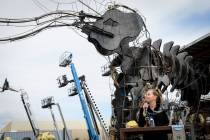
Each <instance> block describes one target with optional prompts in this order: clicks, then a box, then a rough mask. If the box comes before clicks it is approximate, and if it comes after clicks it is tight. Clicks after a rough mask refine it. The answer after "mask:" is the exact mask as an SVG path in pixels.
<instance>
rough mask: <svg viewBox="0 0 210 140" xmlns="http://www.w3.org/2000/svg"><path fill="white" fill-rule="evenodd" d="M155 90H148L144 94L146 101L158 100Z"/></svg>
mask: <svg viewBox="0 0 210 140" xmlns="http://www.w3.org/2000/svg"><path fill="white" fill-rule="evenodd" d="M153 92H154V91H153V90H148V91H147V92H146V93H145V94H144V99H145V101H146V102H148V103H150V102H153V101H156V99H157V96H156V95H154V93H153Z"/></svg>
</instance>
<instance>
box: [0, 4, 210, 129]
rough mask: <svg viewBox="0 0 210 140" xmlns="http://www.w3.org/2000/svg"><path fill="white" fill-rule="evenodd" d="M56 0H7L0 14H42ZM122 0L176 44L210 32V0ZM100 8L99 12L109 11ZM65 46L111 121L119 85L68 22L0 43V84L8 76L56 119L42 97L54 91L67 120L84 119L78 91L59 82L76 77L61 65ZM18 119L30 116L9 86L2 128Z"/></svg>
mask: <svg viewBox="0 0 210 140" xmlns="http://www.w3.org/2000/svg"><path fill="white" fill-rule="evenodd" d="M53 1H56V0H31V1H30V0H1V2H0V17H4V18H28V17H37V16H39V15H41V14H44V13H45V12H48V11H54V10H56V8H57V6H58V5H57V4H56V3H54V2H53ZM58 1H61V0H58ZM88 1H90V0H88ZM101 1H103V0H101ZM62 2H71V0H62ZM84 2H86V1H85V0H84ZM117 2H120V3H121V4H125V5H128V6H130V7H131V8H134V9H137V10H138V11H139V12H140V13H141V15H143V16H144V17H145V18H146V25H147V28H148V30H149V32H150V35H151V38H152V39H153V40H157V39H159V38H162V39H163V42H168V41H171V40H173V41H174V42H175V44H179V45H181V46H183V45H185V44H188V43H190V42H192V41H193V40H195V39H197V38H199V37H201V36H203V35H205V34H207V33H209V32H210V1H209V0H184V1H183V0H170V1H168V0H159V1H156V0H118V1H117ZM38 3H39V4H38ZM40 3H41V4H42V5H41V6H40ZM43 5H44V6H43ZM78 7H79V6H78ZM58 8H59V9H65V10H67V9H68V10H75V9H76V8H75V7H74V6H70V5H62V4H61V5H59V7H58ZM97 8H98V9H97V10H99V11H100V10H103V8H100V7H97ZM18 31H23V30H22V29H19V28H12V27H11V28H6V27H2V26H0V37H5V36H7V35H13V34H16V33H18ZM64 51H70V52H72V53H73V62H74V63H75V66H76V69H77V72H78V74H79V75H83V74H84V75H85V76H86V79H87V83H88V86H89V89H90V91H92V94H93V96H94V98H95V99H96V102H97V104H98V106H99V108H100V110H101V112H102V114H104V116H105V119H106V120H109V117H110V114H111V105H110V98H111V96H110V95H111V92H112V91H113V87H112V86H111V85H110V83H111V79H110V78H107V77H102V76H101V66H103V65H104V64H106V63H107V61H106V59H105V58H104V57H103V56H101V55H100V54H99V53H97V51H96V50H95V48H94V46H93V45H92V44H91V43H89V42H88V41H87V40H86V39H85V38H82V37H81V36H79V35H78V34H77V33H75V32H74V31H73V30H72V29H70V28H67V27H64V28H56V29H50V30H46V31H43V32H41V33H39V34H38V35H36V36H33V37H31V38H27V39H24V40H21V41H16V42H12V43H0V85H2V84H3V82H4V79H5V78H6V77H7V79H8V80H9V82H10V85H12V86H13V87H16V88H22V89H24V90H25V91H27V92H28V95H29V97H30V101H31V105H32V108H33V112H34V115H35V117H36V119H37V120H52V119H51V116H50V112H49V110H43V109H41V101H40V100H41V99H42V98H45V97H47V96H54V98H55V100H56V102H59V103H60V105H61V108H62V110H63V114H64V117H65V119H66V120H77V119H83V113H82V109H81V105H80V102H79V98H78V96H75V97H71V98H70V97H68V93H67V89H68V87H65V88H62V89H59V88H58V87H57V81H56V78H57V77H58V76H60V75H63V74H66V75H67V76H68V77H70V69H68V68H60V67H59V66H58V62H59V56H60V55H61V54H62V53H63V52H64ZM15 120H16V121H17V120H27V117H26V114H25V111H24V108H23V105H22V103H21V99H20V96H19V95H18V94H15V93H13V92H10V91H7V92H5V93H4V94H0V127H2V126H3V125H4V124H6V123H7V122H9V121H15Z"/></svg>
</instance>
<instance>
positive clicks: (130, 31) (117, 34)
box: [88, 9, 144, 55]
mask: <svg viewBox="0 0 210 140" xmlns="http://www.w3.org/2000/svg"><path fill="white" fill-rule="evenodd" d="M143 27H144V21H143V19H142V18H141V16H140V15H139V14H138V13H136V12H130V13H125V12H122V11H120V10H118V9H111V10H108V11H106V12H105V14H104V15H102V18H101V19H98V20H97V21H96V22H94V23H93V25H91V27H90V26H89V28H90V29H89V32H88V40H89V41H90V42H92V43H93V44H94V45H95V47H96V49H97V50H98V51H99V53H101V54H102V55H111V54H113V53H115V52H117V50H119V48H120V46H121V45H124V44H128V43H129V42H131V41H133V40H135V39H136V37H137V36H138V35H139V33H140V32H141V31H142V29H143Z"/></svg>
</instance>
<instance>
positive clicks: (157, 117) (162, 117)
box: [137, 108, 169, 140]
mask: <svg viewBox="0 0 210 140" xmlns="http://www.w3.org/2000/svg"><path fill="white" fill-rule="evenodd" d="M158 110H159V108H155V111H152V110H151V109H150V108H148V109H147V112H148V116H149V117H152V118H153V119H154V123H155V126H164V125H165V126H166V125H168V123H169V120H168V117H167V115H166V113H165V112H164V111H161V112H160V111H158ZM137 122H138V125H139V126H140V127H144V126H145V125H146V120H145V116H144V115H143V108H141V109H140V112H139V118H138V120H137ZM143 139H144V140H152V139H155V140H168V137H167V134H144V136H143Z"/></svg>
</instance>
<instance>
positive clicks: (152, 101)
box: [137, 88, 169, 140]
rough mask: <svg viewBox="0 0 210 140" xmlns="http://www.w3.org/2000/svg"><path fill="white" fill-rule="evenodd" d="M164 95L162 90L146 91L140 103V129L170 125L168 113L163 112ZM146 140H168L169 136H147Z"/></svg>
mask: <svg viewBox="0 0 210 140" xmlns="http://www.w3.org/2000/svg"><path fill="white" fill-rule="evenodd" d="M161 103H162V93H161V92H160V90H158V89H155V88H150V89H148V90H146V91H145V93H144V97H143V99H142V101H141V102H140V104H139V106H140V111H139V115H138V119H137V122H138V125H139V126H140V127H152V126H163V125H168V124H169V120H168V117H167V115H166V113H165V112H164V111H163V110H161ZM143 139H144V140H152V139H155V140H167V139H168V137H167V134H145V135H144V136H143Z"/></svg>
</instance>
